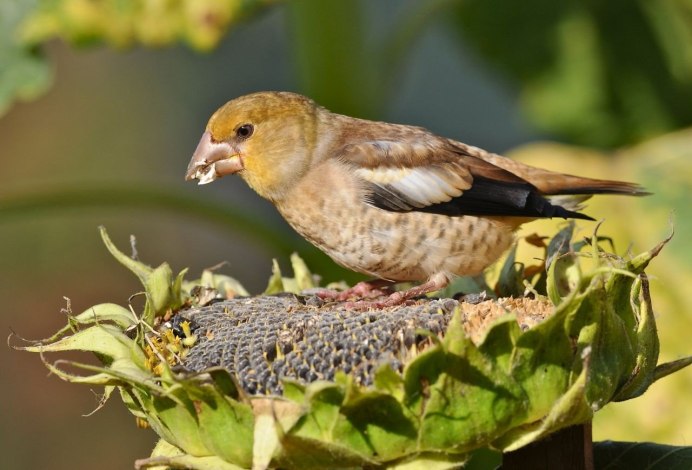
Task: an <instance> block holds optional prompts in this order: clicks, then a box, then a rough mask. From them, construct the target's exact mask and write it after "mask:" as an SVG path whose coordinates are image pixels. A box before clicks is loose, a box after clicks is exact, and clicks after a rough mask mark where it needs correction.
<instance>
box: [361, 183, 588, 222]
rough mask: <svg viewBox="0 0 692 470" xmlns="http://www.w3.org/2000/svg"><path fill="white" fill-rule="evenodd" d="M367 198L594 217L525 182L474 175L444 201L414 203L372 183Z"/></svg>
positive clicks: (394, 204) (395, 204)
mask: <svg viewBox="0 0 692 470" xmlns="http://www.w3.org/2000/svg"><path fill="white" fill-rule="evenodd" d="M369 201H370V203H371V204H372V205H374V206H375V207H379V208H380V209H384V210H388V211H393V212H411V211H420V212H428V213H433V214H441V215H447V216H452V217H458V216H462V215H475V216H482V215H485V216H516V217H535V218H550V217H562V218H565V219H568V218H570V219H585V220H593V219H592V218H591V217H589V216H587V215H584V214H581V213H579V212H574V211H570V210H567V209H565V208H564V207H562V206H557V205H553V204H551V203H550V201H548V200H547V199H546V198H545V197H544V196H542V195H541V194H540V192H539V191H538V189H537V188H536V187H535V186H533V185H532V184H530V183H528V182H510V181H498V180H492V179H488V178H483V177H481V176H475V177H474V179H473V185H472V186H471V188H469V189H467V190H465V191H464V192H463V194H462V195H461V196H459V197H455V198H452V199H451V200H449V201H447V202H442V203H437V204H431V205H429V206H425V207H415V206H413V205H412V204H409V203H408V202H407V200H406V196H405V195H404V194H402V193H401V192H399V191H396V189H394V188H391V187H387V186H386V185H377V184H372V185H371V192H370V197H369Z"/></svg>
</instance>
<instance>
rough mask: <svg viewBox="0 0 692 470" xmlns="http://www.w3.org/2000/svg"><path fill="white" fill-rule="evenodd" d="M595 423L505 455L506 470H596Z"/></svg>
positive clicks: (570, 429)
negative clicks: (592, 435)
mask: <svg viewBox="0 0 692 470" xmlns="http://www.w3.org/2000/svg"><path fill="white" fill-rule="evenodd" d="M592 444H593V443H592V440H591V422H588V423H586V424H580V425H577V426H570V427H568V428H565V429H562V430H561V431H558V432H556V433H555V434H551V435H550V436H548V437H546V438H545V439H541V440H540V441H538V442H534V443H533V444H529V445H527V446H524V447H522V448H521V449H518V450H515V451H514V452H507V453H506V454H503V455H502V467H501V468H502V470H555V469H560V470H593V445H592Z"/></svg>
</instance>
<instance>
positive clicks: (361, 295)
mask: <svg viewBox="0 0 692 470" xmlns="http://www.w3.org/2000/svg"><path fill="white" fill-rule="evenodd" d="M393 284H394V283H393V282H391V281H385V280H383V279H375V280H373V281H364V282H359V283H358V284H356V285H355V286H353V287H350V288H348V289H346V290H343V291H336V290H329V289H325V290H323V291H320V292H318V293H317V296H318V297H319V298H321V299H322V300H332V301H338V302H343V301H346V300H349V299H374V298H377V297H383V296H385V295H389V294H390V293H391V290H390V289H389V288H390V287H391V286H392V285H393Z"/></svg>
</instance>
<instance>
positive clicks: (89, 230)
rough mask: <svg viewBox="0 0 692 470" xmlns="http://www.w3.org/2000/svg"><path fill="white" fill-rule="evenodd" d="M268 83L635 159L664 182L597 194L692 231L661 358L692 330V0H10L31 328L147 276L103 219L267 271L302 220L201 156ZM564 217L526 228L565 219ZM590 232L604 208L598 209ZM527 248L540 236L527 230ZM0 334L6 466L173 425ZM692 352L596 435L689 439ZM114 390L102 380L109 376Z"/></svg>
mask: <svg viewBox="0 0 692 470" xmlns="http://www.w3.org/2000/svg"><path fill="white" fill-rule="evenodd" d="M259 90H289V91H296V92H300V93H304V94H307V95H309V96H311V97H312V98H314V99H316V100H317V101H318V102H320V103H321V104H323V105H325V106H327V107H328V108H330V109H332V110H333V111H338V112H342V113H346V114H351V115H357V116H361V117H369V118H377V119H383V120H387V121H393V122H402V123H408V124H416V125H421V126H424V127H427V128H429V129H431V130H433V131H435V132H437V133H439V134H442V135H446V136H449V137H452V138H456V139H459V140H462V141H464V142H468V143H471V144H473V145H476V146H480V147H483V148H486V149H488V150H491V151H494V152H498V153H505V154H508V155H511V156H513V157H516V158H520V159H522V160H525V161H527V162H531V163H534V164H537V165H541V166H545V167H548V168H552V169H556V170H560V171H567V172H573V173H578V174H582V175H587V176H601V177H605V178H616V179H624V180H631V181H637V182H640V183H642V184H644V185H645V186H646V187H647V188H649V189H650V190H651V191H652V192H654V195H653V196H650V197H648V198H643V199H633V198H615V197H614V198H605V197H604V198H599V199H597V200H594V201H593V202H591V203H590V204H589V208H588V212H589V214H591V215H593V216H594V217H596V218H599V219H600V218H605V219H606V222H605V224H604V225H603V227H602V229H601V233H603V234H607V235H611V236H613V237H614V238H615V243H616V248H617V249H618V252H620V253H625V252H627V251H628V250H629V249H630V248H631V250H632V251H633V252H640V251H642V250H644V249H648V248H650V247H651V246H653V245H654V244H655V243H657V242H658V241H659V240H661V239H662V238H663V237H664V236H665V235H666V234H667V233H668V231H669V230H670V222H669V220H670V219H671V218H672V219H674V226H675V229H676V235H675V238H674V239H673V241H672V242H671V244H670V246H669V247H667V248H666V249H665V250H664V252H663V254H662V256H661V257H660V258H659V259H657V260H655V261H654V263H653V265H652V267H651V268H650V269H649V273H650V275H651V276H652V277H653V278H654V279H653V281H652V282H653V297H654V307H655V308H656V311H657V318H658V324H659V329H660V333H661V340H662V359H663V360H670V359H675V358H677V357H680V356H681V355H683V354H689V353H690V341H689V337H690V331H692V311H691V310H692V309H690V307H689V301H688V299H687V298H686V293H687V289H689V287H688V286H689V285H690V283H692V267H691V266H692V245H691V244H690V242H689V240H690V239H691V237H692V205H691V204H690V202H692V200H691V199H690V197H691V196H690V195H691V194H692V164H691V163H690V162H691V161H692V160H691V159H692V127H691V126H692V1H690V0H677V1H676V0H670V1H663V0H661V1H647V2H644V1H637V2H631V1H627V2H625V1H610V2H577V1H566V2H553V1H552V0H527V1H525V2H513V1H511V0H506V1H500V0H496V1H487V0H486V1H480V0H465V1H464V0H460V1H452V0H446V1H443V0H433V1H429V2H416V1H413V0H408V1H395V0H387V1H384V0H380V1H377V2H366V1H329V2H324V1H317V0H310V1H303V0H300V1H286V2H267V1H265V2H257V1H250V0H245V1H240V0H197V1H193V0H187V1H186V0H161V1H154V0H118V1H116V0H99V1H96V0H53V1H47V0H46V1H43V0H0V112H3V111H4V114H3V115H2V117H0V144H1V145H0V152H1V154H0V156H1V157H2V166H3V171H2V172H0V276H1V279H0V280H1V282H0V296H2V299H3V308H2V309H0V312H1V313H2V315H1V317H0V318H1V319H2V320H1V321H2V324H1V326H2V328H3V329H4V331H5V332H6V333H7V334H9V333H10V332H11V331H16V332H17V333H19V334H20V335H21V336H24V337H27V338H41V337H45V336H47V335H49V334H50V333H52V332H53V331H55V330H56V329H57V328H58V327H60V326H62V325H63V324H64V323H65V315H64V313H61V309H62V308H64V307H65V303H66V302H65V300H64V299H63V297H68V298H69V299H71V307H72V310H73V311H74V312H75V313H78V312H81V311H83V310H84V309H86V308H88V307H89V306H90V305H93V304H96V303H101V302H117V303H121V304H126V303H127V301H128V297H129V296H130V295H131V294H132V293H134V292H136V291H137V290H138V289H139V287H138V285H137V282H136V280H135V279H134V278H132V277H131V275H130V274H129V273H127V272H126V271H125V270H124V269H122V268H121V267H120V266H118V265H117V264H116V263H115V261H114V260H112V259H111V258H110V257H109V255H108V254H107V252H106V250H105V249H104V247H103V246H102V245H101V242H100V240H99V237H98V233H97V230H96V227H97V226H98V225H100V224H103V225H105V226H106V227H107V228H108V230H109V233H110V234H111V236H112V238H113V239H114V241H116V243H118V245H119V246H120V247H121V248H122V249H125V248H127V246H128V245H129V243H130V239H129V236H130V235H131V234H134V235H136V240H137V245H136V248H137V250H138V252H139V255H140V258H141V259H143V260H144V261H146V262H149V263H151V264H154V265H157V264H158V263H160V262H162V261H164V260H165V261H168V262H169V263H170V264H171V265H172V267H173V268H174V270H178V269H182V268H183V267H186V266H188V267H189V268H190V271H191V274H192V276H196V275H197V274H198V273H199V272H200V271H201V270H202V269H204V268H206V267H209V266H213V265H216V264H217V263H219V262H221V261H228V265H227V266H225V267H224V268H223V272H225V273H227V274H231V275H233V276H235V277H237V278H238V279H240V280H241V281H242V282H243V283H244V284H245V285H246V287H248V289H249V290H250V291H253V292H259V291H261V290H262V289H263V288H264V285H265V282H266V280H267V278H268V276H269V273H270V266H271V262H270V260H271V258H273V257H275V258H278V259H279V260H280V262H281V264H282V265H284V266H286V265H287V260H288V256H287V255H288V253H290V251H292V250H297V251H299V252H300V254H301V255H303V256H304V257H305V258H306V259H307V260H308V262H309V263H310V264H311V266H312V267H313V268H314V269H315V270H316V271H318V272H320V273H322V274H323V276H324V277H325V279H326V280H328V281H331V280H337V279H342V278H345V279H348V280H349V281H354V280H356V279H358V278H357V277H356V276H354V275H353V274H351V273H348V272H345V271H343V270H340V269H338V268H336V266H335V265H334V264H333V263H331V262H330V261H329V260H328V259H327V258H326V257H324V256H323V255H321V254H319V253H317V252H316V251H315V250H314V249H313V248H311V247H309V246H308V245H307V244H306V243H305V242H304V241H302V240H301V239H300V238H299V237H298V236H296V235H295V234H294V233H293V232H292V231H291V230H290V228H288V227H287V225H286V224H285V223H284V222H283V220H282V219H281V218H280V217H279V216H278V214H277V213H276V211H275V210H274V209H273V207H271V205H270V204H269V203H267V202H265V201H263V200H261V199H260V198H259V197H257V196H256V195H255V194H254V193H252V191H251V190H249V189H248V188H247V187H246V186H245V185H244V184H243V183H242V181H240V180H239V179H236V180H233V179H231V180H225V179H224V180H223V182H222V183H219V184H214V185H210V186H204V187H201V188H200V187H197V186H195V185H193V184H190V183H188V184H185V183H184V182H183V173H184V170H185V167H186V165H187V162H188V160H189V157H190V155H191V153H192V151H193V150H194V147H195V145H196V143H197V139H198V138H199V136H200V134H201V132H202V130H203V128H204V125H205V123H206V120H207V118H208V117H209V116H210V115H211V113H212V112H213V111H214V110H215V109H216V108H217V107H218V106H220V105H221V104H223V103H224V102H225V101H227V100H229V99H231V98H233V97H236V96H239V95H242V94H245V93H248V92H252V91H259ZM557 224H559V222H552V221H550V222H545V223H536V224H531V225H529V226H527V227H526V229H525V231H524V232H523V233H526V234H528V233H531V232H536V231H538V232H539V233H543V234H550V232H551V231H552V230H555V227H556V225H557ZM580 227H581V233H583V234H584V235H590V234H591V232H592V230H593V224H586V223H585V224H581V225H580ZM524 256H525V257H527V259H528V258H529V257H531V256H533V254H532V253H530V252H527V253H525V254H524ZM37 359H38V358H37V357H36V356H34V355H28V354H23V353H19V352H16V351H13V350H11V349H9V348H2V350H0V370H1V371H2V374H3V380H2V386H1V387H0V416H2V421H1V424H0V449H1V450H2V455H3V462H7V463H6V464H3V467H4V468H11V469H37V468H50V469H62V468H65V469H67V468H70V469H72V468H102V469H111V468H112V469H121V468H131V466H132V462H133V461H134V459H135V458H138V457H143V456H147V455H148V454H149V452H150V450H151V447H152V446H153V443H154V441H155V436H154V434H153V432H151V431H148V430H140V429H137V428H136V427H135V425H134V419H133V418H132V416H131V415H130V414H129V413H127V412H126V411H125V409H124V408H123V407H122V406H121V405H120V403H118V399H117V398H116V399H114V400H112V401H111V402H109V403H108V404H107V405H106V407H105V408H104V409H102V410H100V411H99V412H97V413H96V414H94V415H93V416H91V417H88V418H84V417H81V415H83V414H86V413H88V412H90V411H91V410H92V409H93V408H95V407H96V405H97V401H98V400H97V397H96V395H95V394H94V393H92V391H90V390H89V389H87V388H86V387H84V388H80V387H77V386H74V385H70V384H66V383H63V382H61V381H60V380H58V379H57V378H55V377H47V373H46V369H45V368H44V367H42V366H41V364H40V362H39V361H38V360H37ZM690 390H692V373H691V372H690V371H689V370H686V371H683V372H681V373H678V374H676V375H675V376H673V377H670V378H667V379H666V380H664V381H662V382H661V383H658V384H656V385H654V386H653V387H652V389H651V390H650V391H649V392H647V394H646V395H645V396H644V397H642V398H639V399H637V400H635V401H632V402H627V403H622V404H615V405H609V406H608V407H606V409H604V410H603V411H601V412H599V413H598V414H597V417H596V420H595V428H594V434H595V438H596V439H614V440H618V439H619V440H648V441H657V442H664V443H670V444H677V445H689V444H690V441H691V440H692V407H691V406H690V404H689V394H690ZM94 392H98V391H97V390H96V391H94Z"/></svg>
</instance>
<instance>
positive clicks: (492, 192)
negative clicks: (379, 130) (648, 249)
mask: <svg viewBox="0 0 692 470" xmlns="http://www.w3.org/2000/svg"><path fill="white" fill-rule="evenodd" d="M338 158H339V159H340V160H341V161H342V162H344V163H346V164H348V165H349V166H350V167H351V168H352V169H353V171H354V172H355V174H356V175H357V176H358V177H359V178H360V179H361V180H362V181H363V182H364V184H365V186H366V198H367V202H368V203H369V204H371V205H373V206H376V207H379V208H380V209H384V210H389V211H395V212H410V211H422V212H431V213H436V214H444V215H450V216H461V215H492V216H523V217H575V218H587V217H586V216H584V215H582V214H579V213H576V212H572V211H567V210H565V209H562V208H561V207H559V206H553V205H551V204H550V203H549V202H548V200H547V199H545V198H544V197H543V196H542V195H541V194H540V192H539V191H538V189H537V188H536V187H535V186H533V185H532V184H530V183H529V182H527V181H526V180H524V179H522V178H520V177H519V176H517V175H515V174H513V173H511V172H509V171H507V170H505V169H503V168H500V167H498V166H496V165H493V164H492V163H490V162H487V161H485V160H483V159H481V158H478V157H476V156H473V155H471V154H470V153H469V152H467V151H466V150H465V149H464V148H463V147H461V146H458V145H455V144H454V143H452V142H451V141H448V140H446V139H430V138H429V137H428V138H425V139H417V140H411V141H402V140H400V139H397V140H369V141H363V142H359V143H357V144H350V145H346V146H345V147H344V148H343V149H341V151H340V152H339V154H338Z"/></svg>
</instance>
